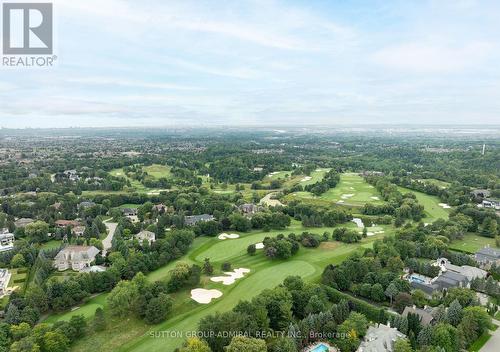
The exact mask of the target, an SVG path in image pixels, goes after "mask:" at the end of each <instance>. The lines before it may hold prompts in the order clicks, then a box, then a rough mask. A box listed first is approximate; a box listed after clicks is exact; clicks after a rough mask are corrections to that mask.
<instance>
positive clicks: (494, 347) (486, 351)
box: [481, 319, 500, 352]
mask: <svg viewBox="0 0 500 352" xmlns="http://www.w3.org/2000/svg"><path fill="white" fill-rule="evenodd" d="M492 322H493V324H496V325H499V326H500V321H498V320H495V319H493V320H492ZM490 332H491V337H490V339H489V340H488V341H487V342H486V343H485V344H484V346H483V348H481V352H498V351H499V346H500V328H498V329H496V331H490Z"/></svg>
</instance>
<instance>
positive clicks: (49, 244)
mask: <svg viewBox="0 0 500 352" xmlns="http://www.w3.org/2000/svg"><path fill="white" fill-rule="evenodd" d="M61 243H62V242H61V241H59V240H50V241H48V242H45V243H42V245H41V246H40V249H45V250H51V249H57V248H59V247H60V246H61Z"/></svg>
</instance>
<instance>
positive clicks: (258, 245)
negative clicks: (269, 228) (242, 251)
mask: <svg viewBox="0 0 500 352" xmlns="http://www.w3.org/2000/svg"><path fill="white" fill-rule="evenodd" d="M255 249H264V243H262V242H259V243H256V244H255Z"/></svg>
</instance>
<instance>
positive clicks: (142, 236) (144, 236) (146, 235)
mask: <svg viewBox="0 0 500 352" xmlns="http://www.w3.org/2000/svg"><path fill="white" fill-rule="evenodd" d="M134 237H135V238H136V239H137V240H138V241H139V243H142V242H143V241H144V240H146V241H148V243H149V244H150V245H151V243H153V242H154V241H156V234H155V233H154V232H151V231H146V230H143V231H141V232H139V233H138V234H137V235H135V236H134Z"/></svg>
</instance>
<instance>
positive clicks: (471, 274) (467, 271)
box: [435, 258, 488, 281]
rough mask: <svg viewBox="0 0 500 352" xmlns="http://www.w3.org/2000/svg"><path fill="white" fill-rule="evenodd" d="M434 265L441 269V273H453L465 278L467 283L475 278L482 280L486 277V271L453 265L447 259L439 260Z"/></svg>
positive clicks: (473, 267) (468, 266)
mask: <svg viewBox="0 0 500 352" xmlns="http://www.w3.org/2000/svg"><path fill="white" fill-rule="evenodd" d="M435 265H438V266H439V267H440V268H441V271H442V272H445V271H451V272H454V273H458V274H462V275H463V276H465V277H466V278H467V280H468V281H472V280H473V279H475V278H480V279H484V278H486V276H487V275H488V272H487V271H485V270H483V269H480V268H476V267H475V266H470V265H462V266H458V265H454V264H452V263H451V262H450V261H449V260H448V259H447V258H439V259H438V260H437V261H436V264H435Z"/></svg>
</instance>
